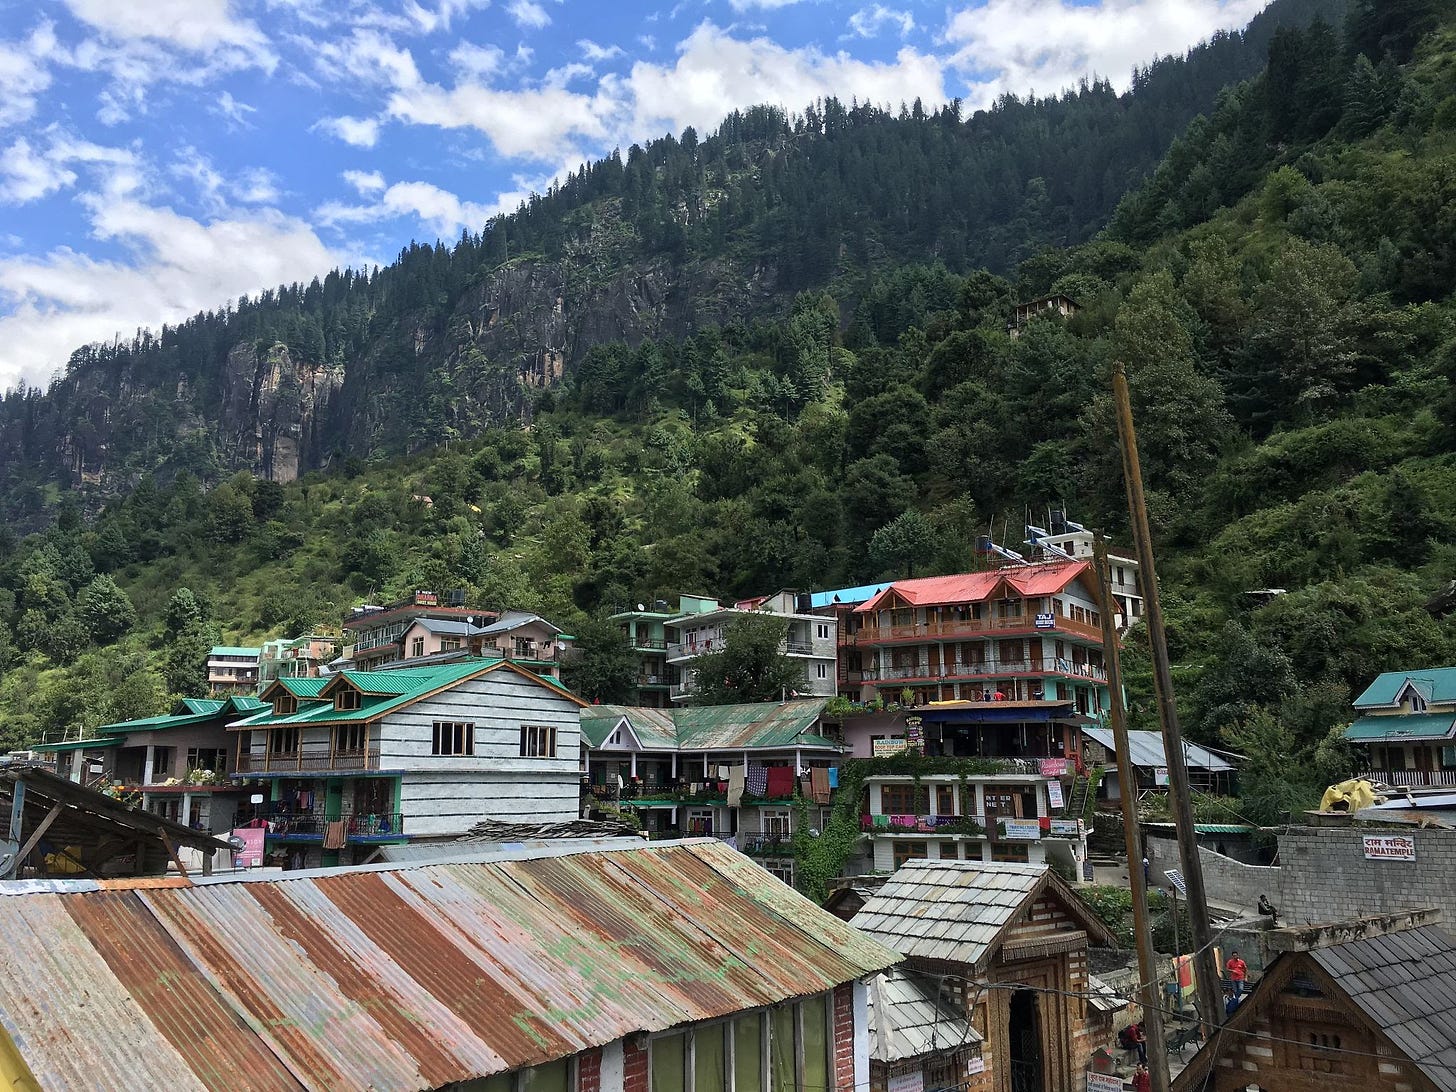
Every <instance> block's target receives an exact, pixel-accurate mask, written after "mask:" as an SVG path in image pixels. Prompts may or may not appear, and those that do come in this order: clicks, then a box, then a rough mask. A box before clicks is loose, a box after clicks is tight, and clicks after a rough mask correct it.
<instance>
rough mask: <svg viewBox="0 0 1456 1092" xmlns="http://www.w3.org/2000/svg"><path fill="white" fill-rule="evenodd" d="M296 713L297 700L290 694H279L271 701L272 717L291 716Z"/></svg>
mask: <svg viewBox="0 0 1456 1092" xmlns="http://www.w3.org/2000/svg"><path fill="white" fill-rule="evenodd" d="M297 712H298V699H297V698H295V697H294V696H293V695H292V694H279V695H278V696H277V697H275V698H274V699H273V715H274V716H275V717H287V716H292V715H293V714H294V713H297Z"/></svg>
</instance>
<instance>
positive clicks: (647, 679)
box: [637, 675, 667, 686]
mask: <svg viewBox="0 0 1456 1092" xmlns="http://www.w3.org/2000/svg"><path fill="white" fill-rule="evenodd" d="M637 685H638V686H666V685H667V676H666V675H638V676H637Z"/></svg>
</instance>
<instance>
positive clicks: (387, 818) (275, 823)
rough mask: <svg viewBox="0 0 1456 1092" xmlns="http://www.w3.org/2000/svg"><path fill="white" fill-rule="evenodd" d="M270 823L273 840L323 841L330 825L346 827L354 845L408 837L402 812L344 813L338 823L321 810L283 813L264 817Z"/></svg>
mask: <svg viewBox="0 0 1456 1092" xmlns="http://www.w3.org/2000/svg"><path fill="white" fill-rule="evenodd" d="M261 817H262V818H266V819H267V820H268V836H269V837H270V838H291V839H296V840H309V839H315V838H316V839H318V840H319V841H322V840H323V837H324V835H325V834H326V833H327V828H328V824H329V823H330V822H342V823H344V836H345V838H346V839H347V840H348V841H350V842H378V841H385V840H388V839H391V838H398V837H400V836H401V835H403V834H404V816H403V815H402V814H401V813H400V812H367V813H366V812H347V811H346V812H344V813H342V814H341V815H340V816H339V818H338V819H337V820H330V819H326V818H325V817H324V813H323V812H322V811H319V810H317V809H315V810H313V811H305V812H288V811H285V810H282V809H279V810H276V811H274V812H273V813H272V814H266V815H263V816H261Z"/></svg>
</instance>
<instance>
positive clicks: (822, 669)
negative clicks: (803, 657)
mask: <svg viewBox="0 0 1456 1092" xmlns="http://www.w3.org/2000/svg"><path fill="white" fill-rule="evenodd" d="M814 677H815V678H819V679H827V678H829V665H828V664H815V665H814Z"/></svg>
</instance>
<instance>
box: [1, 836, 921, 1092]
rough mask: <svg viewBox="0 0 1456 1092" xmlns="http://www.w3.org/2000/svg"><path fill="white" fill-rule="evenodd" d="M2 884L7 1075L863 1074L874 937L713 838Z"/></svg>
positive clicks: (702, 1090)
mask: <svg viewBox="0 0 1456 1092" xmlns="http://www.w3.org/2000/svg"><path fill="white" fill-rule="evenodd" d="M100 887H101V885H99V884H97V883H96V882H95V881H73V882H71V883H69V884H68V883H66V882H64V881H63V882H61V883H55V884H51V885H48V886H45V887H40V888H37V887H35V886H32V887H30V888H28V889H23V888H20V887H18V886H16V885H0V889H3V890H4V893H5V895H6V896H7V897H4V898H0V930H3V932H4V935H5V936H6V937H7V938H11V940H12V944H11V946H10V954H11V956H12V957H13V956H15V955H16V954H18V953H19V952H20V951H21V950H22V949H21V948H20V941H19V940H17V938H24V941H23V943H24V946H25V950H28V951H33V952H36V953H44V955H45V958H4V959H0V999H3V1004H0V1064H4V1065H6V1066H7V1067H8V1074H9V1075H10V1076H11V1077H12V1080H13V1081H15V1082H17V1083H18V1086H19V1087H21V1088H45V1089H78V1090H79V1089H95V1088H148V1089H169V1090H175V1092H194V1090H198V1092H200V1090H202V1089H207V1088H222V1087H226V1088H229V1089H239V1090H257V1092H265V1090H267V1092H271V1090H275V1089H296V1090H300V1092H303V1090H308V1092H335V1090H339V1089H364V1088H368V1089H375V1090H378V1092H405V1090H411V1092H412V1090H415V1089H425V1088H430V1089H449V1090H458V1092H465V1090H472V1092H474V1090H480V1092H826V1090H828V1089H852V1088H861V1089H863V1088H866V1087H867V1086H868V1084H869V1080H870V1075H869V1036H868V1027H867V1009H868V998H867V986H866V981H867V980H868V979H869V978H871V977H873V976H874V975H876V974H878V973H879V972H880V971H883V970H885V969H886V968H888V967H891V966H893V965H894V964H896V963H897V962H899V957H898V956H897V955H896V954H895V953H894V952H893V951H891V950H890V949H888V948H886V947H885V946H884V945H882V944H879V943H877V942H876V941H874V940H872V939H870V938H869V937H866V936H865V935H863V934H862V933H859V932H857V931H856V930H854V929H852V928H850V927H849V926H847V925H845V924H844V923H843V922H841V921H839V920H838V919H836V918H834V917H833V916H832V915H830V914H827V913H825V912H824V911H822V910H820V909H819V908H818V907H816V906H814V905H813V904H812V903H811V902H809V901H807V900H806V899H804V898H802V897H801V896H799V895H797V894H795V893H794V892H793V891H791V890H789V889H787V888H785V887H784V886H783V885H782V884H780V883H779V882H778V881H777V880H775V879H774V878H773V877H772V876H770V875H769V874H768V873H766V872H764V871H763V870H762V869H759V868H756V867H754V866H753V865H752V864H750V863H749V862H748V861H746V860H744V859H743V857H742V856H740V855H739V854H737V853H735V852H734V851H733V850H731V849H729V848H728V847H726V846H723V845H721V844H719V843H716V842H712V841H694V842H686V843H681V842H666V843H658V844H652V845H646V844H643V843H642V842H640V841H639V842H636V843H635V844H633V845H630V846H624V847H617V848H611V849H593V850H586V851H575V852H573V851H571V850H569V849H559V848H552V847H545V848H538V849H533V850H528V851H518V852H498V853H493V854H491V853H486V854H475V855H471V856H468V857H464V858H457V859H455V860H452V861H449V862H438V863H424V864H419V865H383V866H370V867H367V868H355V869H334V870H329V871H326V872H323V873H311V874H304V875H297V876H283V877H277V876H271V875H263V876H250V877H246V878H244V877H232V876H218V877H212V878H211V879H206V880H198V881H197V883H196V884H188V883H186V881H181V880H179V881H177V882H176V883H175V884H172V885H166V886H154V887H152V888H150V889H147V890H126V889H120V890H106V889H98V888H100Z"/></svg>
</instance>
